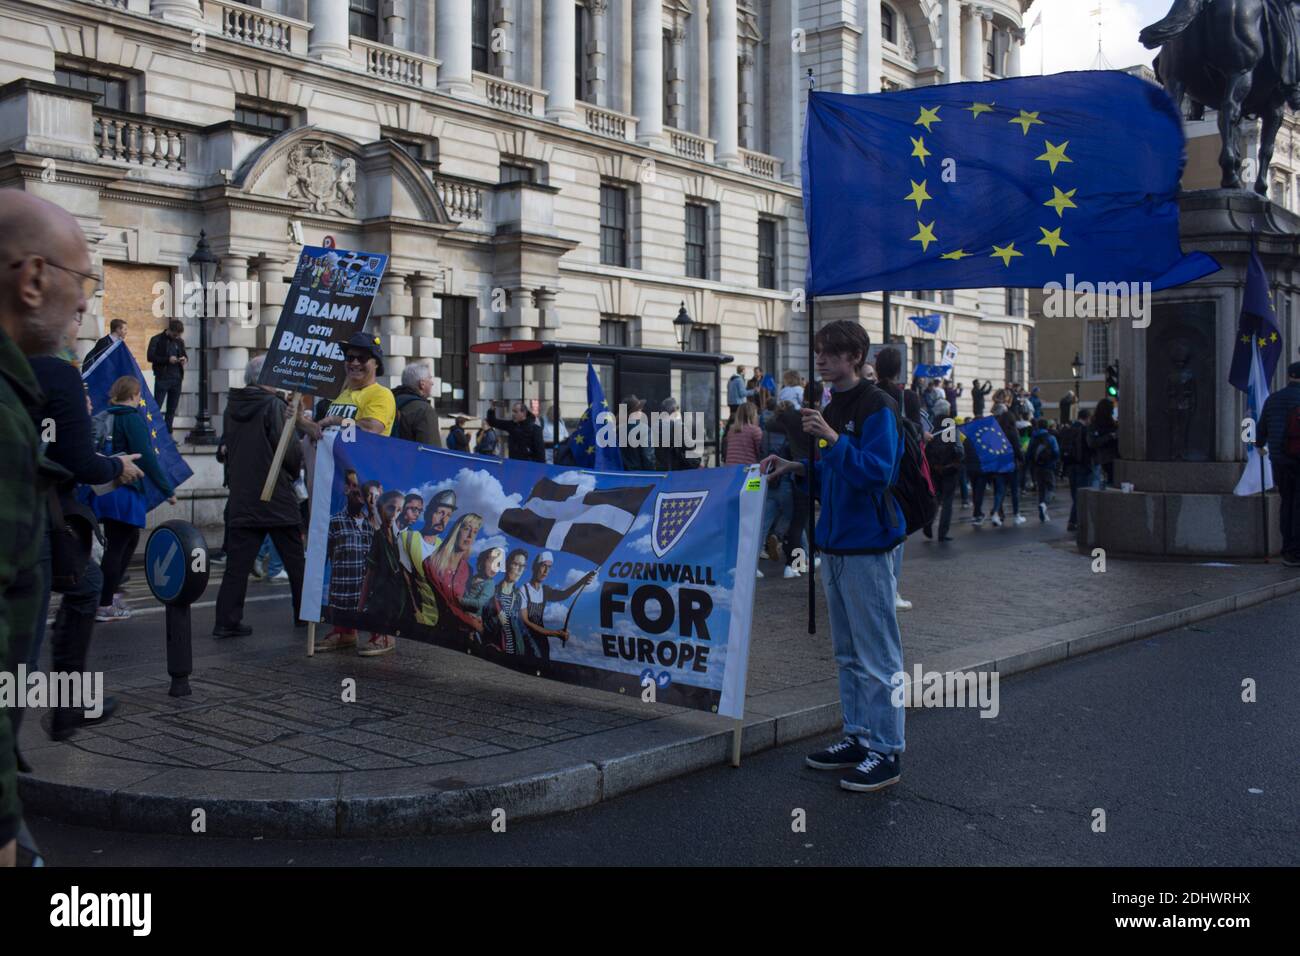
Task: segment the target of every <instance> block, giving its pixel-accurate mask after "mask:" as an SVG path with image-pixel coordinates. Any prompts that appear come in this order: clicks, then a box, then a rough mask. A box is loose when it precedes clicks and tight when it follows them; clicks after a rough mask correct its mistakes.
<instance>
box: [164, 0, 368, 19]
mask: <svg viewBox="0 0 1300 956" xmlns="http://www.w3.org/2000/svg"><path fill="white" fill-rule="evenodd" d="M149 13H150V14H152V15H153V16H155V17H158V19H160V20H166V21H168V22H169V23H184V24H200V23H202V22H203V9H202V8H201V7H200V6H199V0H151V2H150V4H149ZM346 19H347V17H346V13H345V14H344V22H346Z"/></svg>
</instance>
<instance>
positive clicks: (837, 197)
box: [803, 71, 1219, 295]
mask: <svg viewBox="0 0 1300 956" xmlns="http://www.w3.org/2000/svg"><path fill="white" fill-rule="evenodd" d="M1183 161H1184V156H1183V131H1182V120H1181V118H1180V117H1179V115H1178V111H1177V110H1176V109H1175V108H1174V105H1173V103H1172V101H1171V100H1170V99H1169V97H1168V96H1167V95H1166V94H1165V92H1164V91H1163V90H1162V89H1160V88H1159V87H1156V86H1154V85H1152V84H1150V83H1147V82H1146V81H1144V80H1141V79H1138V78H1137V77H1135V76H1129V75H1128V74H1125V73H1117V72H1114V71H1091V72H1079V73H1060V74H1056V75H1053V76H1048V77H1038V76H1034V77H1020V78H1015V79H1008V80H995V81H990V82H984V83H952V84H947V85H943V86H924V87H918V88H916V89H910V90H902V91H898V92H892V93H875V94H868V95H850V94H843V93H811V94H809V98H808V118H807V122H806V123H805V125H804V154H803V195H804V215H805V217H806V219H807V225H808V242H809V256H808V263H809V264H808V269H809V276H808V292H809V294H811V295H834V294H840V293H851V292H871V291H877V290H883V289H961V288H985V287H1002V286H1005V287H1025V288H1027V287H1040V288H1041V287H1042V286H1045V285H1046V284H1047V283H1049V282H1060V283H1062V284H1065V281H1066V276H1067V275H1070V274H1072V275H1073V276H1074V279H1075V281H1076V282H1079V281H1088V282H1094V283H1096V282H1151V283H1152V288H1153V289H1163V288H1168V287H1171V286H1174V285H1181V284H1183V283H1185V282H1190V281H1192V280H1193V279H1198V278H1200V277H1201V276H1205V275H1209V274H1210V273H1212V272H1216V271H1218V268H1219V267H1218V264H1217V263H1216V262H1215V261H1214V260H1213V259H1211V258H1210V257H1209V256H1206V255H1204V254H1203V253H1193V254H1191V255H1188V256H1184V255H1183V253H1182V250H1181V249H1180V247H1179V244H1178V203H1177V195H1178V184H1179V179H1180V178H1181V175H1182V168H1183Z"/></svg>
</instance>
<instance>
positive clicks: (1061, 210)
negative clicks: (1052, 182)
mask: <svg viewBox="0 0 1300 956" xmlns="http://www.w3.org/2000/svg"><path fill="white" fill-rule="evenodd" d="M1078 191H1079V190H1077V189H1071V190H1070V191H1069V192H1068V193H1063V192H1061V189H1060V187H1059V186H1053V187H1052V198H1051V199H1049V200H1048V201H1047V202H1045V203H1043V205H1044V206H1051V207H1052V208H1053V209H1055V210H1056V215H1057V216H1059V217H1064V216H1065V210H1067V209H1078V208H1079V207H1078V206H1076V205H1075V204H1074V202H1073V201H1072V200H1073V198H1074V194H1075V193H1077V192H1078Z"/></svg>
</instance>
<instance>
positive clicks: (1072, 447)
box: [1060, 422, 1087, 465]
mask: <svg viewBox="0 0 1300 956" xmlns="http://www.w3.org/2000/svg"><path fill="white" fill-rule="evenodd" d="M1083 433H1084V427H1083V426H1082V425H1081V424H1079V423H1078V422H1073V423H1072V424H1071V425H1070V427H1069V428H1067V429H1065V430H1064V431H1063V432H1062V433H1061V439H1060V444H1061V463H1062V464H1065V465H1082V464H1083V462H1084V457H1085V456H1084V451H1085V450H1086V449H1087V443H1086V442H1085V440H1084V434H1083Z"/></svg>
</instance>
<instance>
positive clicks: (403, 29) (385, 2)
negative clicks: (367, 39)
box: [379, 0, 410, 50]
mask: <svg viewBox="0 0 1300 956" xmlns="http://www.w3.org/2000/svg"><path fill="white" fill-rule="evenodd" d="M407 2H408V0H382V2H381V3H380V4H379V20H380V24H381V27H380V31H379V39H380V42H382V43H387V44H388V45H389V46H393V47H397V49H399V50H408V49H410V36H409V27H408V26H407V24H408V23H409V22H410V16H409V14H408V11H407V8H406V5H407Z"/></svg>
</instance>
